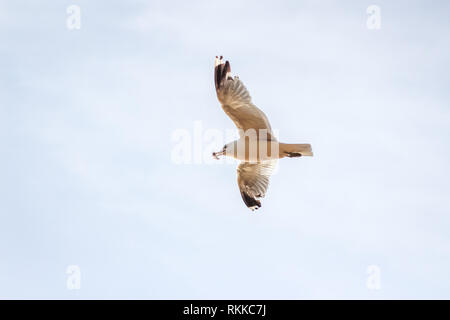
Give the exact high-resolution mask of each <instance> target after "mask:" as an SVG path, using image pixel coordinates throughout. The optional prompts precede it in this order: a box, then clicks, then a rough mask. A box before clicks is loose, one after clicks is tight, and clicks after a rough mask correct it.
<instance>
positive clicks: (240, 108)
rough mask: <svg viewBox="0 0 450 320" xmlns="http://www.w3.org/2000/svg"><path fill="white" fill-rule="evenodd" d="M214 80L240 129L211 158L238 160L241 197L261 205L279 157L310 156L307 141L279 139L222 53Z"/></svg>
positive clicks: (251, 205)
mask: <svg viewBox="0 0 450 320" xmlns="http://www.w3.org/2000/svg"><path fill="white" fill-rule="evenodd" d="M214 82H215V86H216V93H217V98H218V100H219V102H220V104H221V105H222V109H223V110H224V111H225V113H226V114H227V115H228V116H229V117H230V118H231V120H232V121H233V122H234V124H235V125H236V127H237V128H238V130H239V139H238V140H235V141H232V142H230V143H227V144H226V145H224V146H223V148H222V150H220V151H218V152H213V154H212V155H213V157H214V158H216V159H219V156H226V157H232V158H234V159H237V160H239V161H240V163H239V165H238V167H237V182H238V186H239V190H240V192H241V196H242V200H244V203H245V205H246V206H247V207H248V208H250V209H251V210H252V211H254V210H257V209H259V208H260V207H261V201H260V200H259V199H261V198H263V197H264V196H265V194H266V192H267V188H268V187H269V178H270V176H271V175H272V173H273V171H274V168H275V166H276V164H277V161H278V159H281V158H285V157H289V158H297V157H301V156H312V155H313V153H312V150H311V145H310V144H288V143H281V142H278V140H277V139H276V137H275V136H274V134H273V132H272V128H271V127H270V123H269V120H268V119H267V116H266V115H265V114H264V112H262V111H261V110H260V109H259V108H258V107H256V106H255V105H254V104H253V103H252V99H251V97H250V94H249V92H248V91H247V88H246V87H245V86H244V84H243V83H242V81H241V80H239V77H237V76H235V77H232V75H231V67H230V62H229V61H226V62H223V56H220V58H219V57H217V56H216V59H215V63H214Z"/></svg>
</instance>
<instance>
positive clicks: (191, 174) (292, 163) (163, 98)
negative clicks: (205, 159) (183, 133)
mask: <svg viewBox="0 0 450 320" xmlns="http://www.w3.org/2000/svg"><path fill="white" fill-rule="evenodd" d="M72 4H76V5H79V6H80V8H81V29H80V30H74V31H69V30H68V29H67V28H66V17H67V14H66V8H67V7H68V6H69V5H72ZM372 4H376V5H378V6H380V8H381V19H382V20H381V30H378V31H373V30H368V29H367V27H366V19H367V14H366V8H367V7H368V6H369V5H372ZM449 9H450V3H449V2H448V1H433V2H427V1H377V2H371V1H345V2H344V1H245V2H244V1H226V2H225V1H211V0H208V1H189V2H186V1H137V0H133V1H95V2H94V1H87V0H64V1H50V0H48V1H12V0H11V1H0V40H1V41H0V58H1V59H0V70H1V73H0V132H1V135H0V139H1V149H2V156H1V158H0V177H1V180H0V181H1V183H0V188H1V189H0V191H1V201H0V298H61V299H71V298H86V299H90V298H138V299H143V298H145V299H160V298H167V299H171V298H172V299H181V298H185V299H190V298H209V299H214V298H235V299H241V298H249V299H250V298H254V299H259V298H265V299H272V298H275V299H278V298H287V299H298V298H362V299H366V298H376V299H378V298H450V235H449V228H450V197H449V194H450V170H449V163H450V147H449V137H450V109H449V108H450V105H449V101H450V94H449V92H450V91H449V89H448V85H449V80H450V79H449V78H450V76H449V67H450V61H449V60H450V46H449V40H448V39H449V32H450V21H449V19H448V12H449ZM217 54H223V55H224V56H226V58H228V59H230V61H231V64H232V71H234V72H235V73H237V74H238V75H239V76H240V78H241V79H242V80H243V81H244V83H245V84H246V85H247V87H248V89H249V91H250V93H251V95H252V97H253V100H254V102H255V103H256V104H257V105H258V106H259V107H260V108H261V109H263V110H264V112H265V113H266V114H267V115H268V117H269V119H270V120H271V123H272V126H273V127H274V128H277V129H278V130H279V133H280V134H279V136H280V139H281V140H284V141H286V142H309V143H311V144H312V146H313V150H314V152H315V156H314V157H313V158H308V159H283V160H282V161H281V163H280V168H279V171H278V173H277V174H276V175H274V176H273V177H272V180H271V186H270V188H269V191H268V194H267V197H266V199H264V200H263V207H262V208H261V209H260V210H259V212H258V213H257V214H252V213H251V212H250V210H248V209H247V208H246V207H245V205H244V204H243V202H242V200H241V198H240V194H239V191H238V188H237V184H236V176H235V165H234V164H224V165H205V164H203V165H194V164H192V165H176V164H174V163H173V162H171V150H172V148H173V142H172V141H171V134H172V133H173V132H174V130H177V129H187V130H192V128H193V126H194V122H195V121H198V120H199V121H201V122H202V125H203V127H204V128H214V129H220V130H225V129H230V128H232V127H233V124H232V122H231V121H230V120H229V119H228V118H227V117H226V115H225V114H224V113H223V111H222V110H221V108H220V106H219V104H218V102H217V99H216V97H215V92H214V83H213V81H212V80H213V78H212V75H213V63H214V61H213V58H214V56H215V55H217ZM219 147H220V146H219ZM373 264H374V265H378V266H379V267H380V268H381V290H378V291H371V290H368V288H367V287H366V280H367V274H366V269H367V267H368V266H369V265H373ZM68 265H78V266H80V268H81V275H82V276H81V289H80V290H68V289H67V288H66V279H67V275H66V268H67V266H68Z"/></svg>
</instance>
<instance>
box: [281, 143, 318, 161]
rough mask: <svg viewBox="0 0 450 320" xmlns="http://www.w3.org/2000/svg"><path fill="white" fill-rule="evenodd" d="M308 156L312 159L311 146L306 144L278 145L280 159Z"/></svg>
mask: <svg viewBox="0 0 450 320" xmlns="http://www.w3.org/2000/svg"><path fill="white" fill-rule="evenodd" d="M302 156H309V157H312V156H313V153H312V149H311V145H310V144H309V143H308V144H291V143H280V158H283V157H289V158H293V157H302Z"/></svg>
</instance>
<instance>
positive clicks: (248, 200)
mask: <svg viewBox="0 0 450 320" xmlns="http://www.w3.org/2000/svg"><path fill="white" fill-rule="evenodd" d="M241 196H242V200H244V203H245V205H246V206H247V207H249V208H250V209H252V210H258V209H259V208H261V201H259V200H256V199H255V198H253V197H250V196H249V195H248V194H247V193H245V192H241Z"/></svg>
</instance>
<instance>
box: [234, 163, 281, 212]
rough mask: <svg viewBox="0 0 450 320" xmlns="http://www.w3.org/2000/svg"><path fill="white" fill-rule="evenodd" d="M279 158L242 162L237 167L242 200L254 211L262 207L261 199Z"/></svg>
mask: <svg viewBox="0 0 450 320" xmlns="http://www.w3.org/2000/svg"><path fill="white" fill-rule="evenodd" d="M276 164H277V160H271V161H263V162H256V163H251V162H241V163H240V164H239V166H238V168H237V180H238V186H239V190H240V191H241V196H242V200H244V203H245V204H246V205H247V207H249V208H250V209H251V210H252V211H253V210H255V209H258V208H260V207H261V201H259V200H258V199H260V198H263V197H264V196H265V194H266V192H267V188H268V187H269V178H270V176H271V175H272V173H273V171H274V169H275V167H276Z"/></svg>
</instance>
